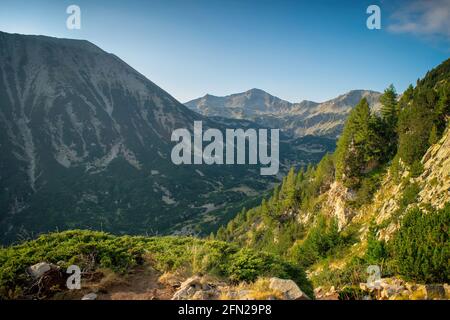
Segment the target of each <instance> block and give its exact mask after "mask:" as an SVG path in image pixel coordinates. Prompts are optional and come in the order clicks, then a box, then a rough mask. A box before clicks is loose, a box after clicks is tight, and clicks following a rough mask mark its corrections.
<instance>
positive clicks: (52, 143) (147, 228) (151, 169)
mask: <svg viewBox="0 0 450 320" xmlns="http://www.w3.org/2000/svg"><path fill="white" fill-rule="evenodd" d="M0 106H1V107H0V126H1V130H0V150H1V152H0V189H1V190H2V192H1V196H0V241H2V242H5V241H6V242H9V241H13V240H16V239H17V236H18V235H20V236H25V237H27V236H29V235H31V234H34V233H36V232H42V231H52V230H56V229H68V228H77V227H78V228H93V229H97V230H105V231H112V232H116V233H140V234H157V233H172V232H176V233H183V234H192V233H199V232H209V231H210V230H214V228H215V227H216V226H217V225H218V224H220V223H221V222H223V221H226V220H227V219H229V218H230V217H231V216H232V215H233V214H234V213H235V211H236V210H239V208H240V207H241V206H242V205H244V204H245V203H244V202H249V201H250V202H251V201H254V200H253V199H257V198H258V197H259V196H260V193H261V192H263V191H265V190H267V189H268V188H270V186H271V185H272V184H273V183H274V182H276V181H278V177H261V176H260V175H259V170H256V168H255V166H207V165H202V166H200V165H199V166H175V165H173V164H172V162H171V160H170V153H171V149H172V147H173V145H174V143H172V142H171V141H170V137H171V133H172V131H173V130H174V129H177V128H187V129H190V130H191V131H192V127H193V122H194V120H202V121H203V122H204V124H203V125H204V127H205V128H208V127H212V128H218V129H221V130H223V128H225V127H226V123H223V122H222V123H220V122H214V121H213V120H209V119H206V118H204V117H203V116H201V115H199V114H197V113H194V112H192V111H190V110H189V109H187V108H186V107H185V106H184V105H182V104H181V103H179V102H178V101H177V100H175V99H174V98H173V97H172V96H170V95H169V94H168V93H167V92H165V91H164V90H162V89H161V88H159V87H158V86H157V85H155V84H154V83H152V82H151V81H149V80H148V79H146V78H145V77H144V76H143V75H141V74H140V73H138V72H137V71H136V70H134V69H133V68H131V67H130V66H128V65H127V64H126V63H125V62H123V61H122V60H120V59H119V58H118V57H116V56H115V55H113V54H110V53H107V52H105V51H103V50H101V49H100V48H98V47H97V46H95V45H93V44H92V43H90V42H88V41H80V40H70V39H57V38H51V37H45V36H25V35H19V34H8V33H3V32H1V33H0ZM233 125H236V126H237V127H233V128H239V127H241V126H242V127H244V124H239V123H234V124H233ZM316 140H317V139H316ZM323 141H325V143H322V144H321V145H320V146H318V147H317V146H316V145H315V144H314V141H312V142H311V141H308V139H306V140H305V139H303V140H297V141H296V142H295V143H294V142H293V141H292V139H288V138H286V137H285V136H284V135H282V136H281V142H280V148H281V150H282V151H281V159H280V162H281V164H282V167H281V172H283V170H285V168H286V167H288V166H290V165H292V164H297V165H300V164H302V163H303V164H305V163H309V162H317V161H319V159H320V158H321V156H322V155H323V154H324V153H325V152H327V151H328V150H331V149H333V148H334V141H332V140H326V139H325V140H323ZM291 145H295V146H296V147H298V148H301V149H302V150H303V151H300V152H294V150H293V149H292V148H291ZM309 149H312V150H313V151H312V152H310V151H309ZM280 174H281V173H280ZM203 224H204V225H203Z"/></svg>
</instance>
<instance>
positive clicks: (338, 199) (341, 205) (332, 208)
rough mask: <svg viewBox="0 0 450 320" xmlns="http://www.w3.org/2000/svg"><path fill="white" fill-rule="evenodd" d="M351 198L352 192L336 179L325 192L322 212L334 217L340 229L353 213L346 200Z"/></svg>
mask: <svg viewBox="0 0 450 320" xmlns="http://www.w3.org/2000/svg"><path fill="white" fill-rule="evenodd" d="M353 198H354V194H353V192H352V191H351V190H349V189H348V188H346V187H345V186H343V185H342V183H340V182H338V181H335V182H333V183H332V184H331V186H330V190H328V192H327V198H326V199H327V200H326V202H325V205H324V208H323V209H324V212H326V213H328V215H330V216H332V217H336V219H337V222H338V227H339V229H340V230H341V229H342V228H344V227H345V226H346V225H347V224H348V222H349V221H350V219H351V218H352V217H353V216H354V214H355V212H354V211H353V210H352V209H351V208H349V206H348V201H350V200H352V199H353Z"/></svg>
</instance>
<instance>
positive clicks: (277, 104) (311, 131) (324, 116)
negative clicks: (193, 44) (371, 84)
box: [185, 89, 381, 138]
mask: <svg viewBox="0 0 450 320" xmlns="http://www.w3.org/2000/svg"><path fill="white" fill-rule="evenodd" d="M380 95H381V94H380V93H378V92H375V91H370V90H352V91H350V92H348V93H346V94H343V95H341V96H339V97H337V98H335V99H331V100H329V101H325V102H322V103H317V102H313V101H306V100H304V101H302V102H300V103H291V102H288V101H285V100H282V99H279V98H277V97H274V96H272V95H270V94H268V93H267V92H265V91H263V90H260V89H251V90H248V91H246V92H242V93H237V94H232V95H229V96H225V97H217V96H212V95H209V94H207V95H205V96H204V97H201V98H198V99H194V100H192V101H189V102H186V103H185V105H186V106H187V107H188V108H190V109H191V110H193V111H196V112H198V113H200V114H202V115H204V116H207V117H223V118H234V119H246V120H250V121H254V122H256V123H258V124H260V125H263V126H268V127H272V128H280V129H281V130H283V131H284V132H285V133H287V134H289V135H291V136H295V137H302V136H305V135H315V136H327V137H333V138H336V137H337V136H338V135H339V134H340V132H341V131H342V127H343V124H344V122H345V119H346V118H347V116H348V114H349V112H350V110H351V109H352V108H353V107H354V106H355V105H356V104H357V103H358V102H359V101H360V100H361V99H362V98H366V99H367V100H368V102H369V104H370V106H371V107H372V108H373V109H374V110H378V109H379V107H380V104H379V98H380Z"/></svg>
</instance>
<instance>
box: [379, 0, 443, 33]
mask: <svg viewBox="0 0 450 320" xmlns="http://www.w3.org/2000/svg"><path fill="white" fill-rule="evenodd" d="M389 20H390V21H389V24H388V30H389V31H391V32H395V33H411V34H415V35H419V36H424V37H439V38H443V39H445V40H447V41H450V0H412V1H408V2H402V3H399V5H398V6H397V8H396V10H395V11H394V13H393V14H392V15H391V16H390V19H389Z"/></svg>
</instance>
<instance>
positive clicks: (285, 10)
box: [0, 0, 450, 102]
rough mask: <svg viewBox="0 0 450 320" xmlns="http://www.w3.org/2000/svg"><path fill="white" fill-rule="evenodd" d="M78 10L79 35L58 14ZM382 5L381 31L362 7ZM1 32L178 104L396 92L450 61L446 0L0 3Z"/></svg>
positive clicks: (61, 0) (449, 6)
mask: <svg viewBox="0 0 450 320" xmlns="http://www.w3.org/2000/svg"><path fill="white" fill-rule="evenodd" d="M71 4H76V5H78V6H80V8H81V30H68V29H67V28H66V19H67V17H68V15H67V14H66V8H67V6H68V5H71ZM371 4H376V5H379V6H380V8H381V19H382V22H381V23H382V28H381V30H369V29H367V28H366V19H367V17H368V14H366V9H367V7H368V6H369V5H371ZM0 30H1V31H5V32H16V33H24V34H43V35H49V36H56V37H66V38H77V39H86V40H89V41H91V42H93V43H95V44H96V45H98V46H99V47H101V48H102V49H104V50H106V51H108V52H112V53H114V54H116V55H117V56H119V57H120V58H122V59H123V60H124V61H125V62H127V63H128V64H130V65H131V66H132V67H134V68H135V69H137V70H138V71H139V72H141V73H143V74H144V75H145V76H147V77H148V78H149V79H150V80H152V81H153V82H155V83H156V84H158V85H159V86H160V87H162V88H163V89H165V90H166V91H168V92H169V93H170V94H172V95H173V96H174V97H176V98H177V99H179V100H180V101H181V102H186V101H187V100H190V99H193V98H197V97H199V96H203V95H204V94H206V93H210V94H214V95H227V94H231V93H236V92H242V91H245V90H248V89H250V88H255V87H256V88H261V89H263V90H266V91H268V92H269V93H271V94H274V95H276V96H279V97H280V98H283V99H286V100H289V101H293V102H298V101H301V100H303V99H307V100H314V101H324V100H327V99H330V98H334V97H336V96H337V95H339V94H342V93H345V92H347V91H349V90H351V89H372V90H379V91H382V90H383V89H384V88H385V87H387V86H388V85H389V84H390V83H393V84H394V85H395V86H396V88H397V90H398V91H399V92H401V91H403V90H404V89H405V88H406V87H407V86H408V85H409V84H410V83H413V84H414V83H415V81H416V79H417V78H419V77H422V76H423V75H424V74H425V73H426V71H427V70H429V69H431V68H433V67H434V66H436V65H438V64H439V63H440V62H442V61H443V60H445V59H447V58H448V57H449V53H450V50H449V48H450V0H433V1H425V0H410V1H402V0H390V1H374V0H371V1H365V0H348V1H345V0H341V1H339V0H335V1H331V0H328V1H320V0H318V1H311V2H309V1H300V0H297V1H288V0H277V1H275V0H150V1H145V2H144V1H132V0H128V1H118V0H112V1H94V0H87V1H83V0H71V1H65V0H47V1H24V0H0Z"/></svg>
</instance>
